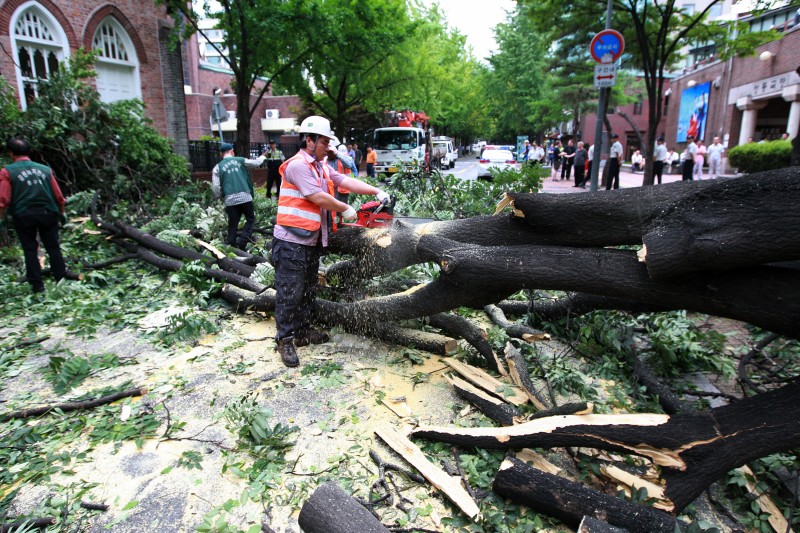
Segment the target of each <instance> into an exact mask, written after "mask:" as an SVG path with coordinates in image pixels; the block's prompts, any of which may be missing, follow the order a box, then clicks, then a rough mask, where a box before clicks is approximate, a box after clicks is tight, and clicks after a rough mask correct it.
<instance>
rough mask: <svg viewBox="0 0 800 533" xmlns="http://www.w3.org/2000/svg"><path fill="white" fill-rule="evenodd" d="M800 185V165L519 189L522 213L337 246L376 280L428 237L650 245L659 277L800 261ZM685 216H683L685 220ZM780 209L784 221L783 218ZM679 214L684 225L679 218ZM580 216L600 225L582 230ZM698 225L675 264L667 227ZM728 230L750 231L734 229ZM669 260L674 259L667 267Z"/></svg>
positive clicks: (353, 267)
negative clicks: (584, 189)
mask: <svg viewBox="0 0 800 533" xmlns="http://www.w3.org/2000/svg"><path fill="white" fill-rule="evenodd" d="M799 188H800V169H797V168H787V169H780V170H773V171H768V172H761V173H757V174H751V175H749V176H746V177H744V178H737V179H730V180H713V181H712V180H708V181H703V182H677V183H670V184H665V185H662V186H660V187H634V188H629V189H620V190H616V191H609V192H607V193H605V194H597V195H588V194H580V195H579V194H569V195H559V194H542V193H538V194H525V193H519V194H516V193H515V194H510V196H511V197H512V199H513V207H514V208H515V209H517V210H519V211H520V212H521V213H522V215H523V216H522V217H519V216H513V215H510V216H497V217H475V218H471V219H466V220H456V221H443V222H432V223H429V224H422V225H419V226H412V225H409V224H403V223H402V222H399V221H398V222H395V224H394V225H393V226H392V227H391V228H381V229H372V230H364V229H362V228H346V230H347V231H344V230H343V231H340V232H338V234H337V235H336V237H335V238H334V239H333V240H332V243H331V244H332V247H333V250H334V251H336V252H344V253H351V254H354V255H356V256H358V257H359V259H357V260H354V261H353V262H351V263H349V264H347V265H342V267H341V268H342V270H343V271H347V272H348V273H349V274H352V275H354V276H356V277H372V276H375V275H377V274H381V273H386V272H390V271H392V270H396V269H401V268H404V267H406V266H409V265H412V264H415V263H419V262H421V261H420V259H421V258H420V256H419V255H417V254H416V253H415V249H416V244H417V242H418V241H419V239H421V238H422V237H423V236H425V235H435V236H437V237H441V238H445V239H449V240H453V241H458V242H461V243H468V244H475V245H480V246H519V245H534V244H547V245H558V246H567V247H606V246H615V245H625V244H641V243H642V242H645V244H647V243H648V242H649V243H650V244H649V245H648V246H647V248H648V252H647V255H648V267H651V268H652V269H653V272H654V273H655V276H656V277H660V276H661V275H662V274H663V273H664V272H667V275H672V274H670V273H669V272H671V271H672V270H671V269H672V268H677V269H678V270H679V271H684V272H688V271H699V270H714V269H717V268H721V269H734V268H743V267H747V266H754V265H759V264H764V263H768V262H772V261H785V260H793V259H800V235H797V232H785V231H782V230H781V228H784V227H795V226H797V225H798V223H800V213H797V210H796V209H794V208H793V206H795V205H797V204H798V203H800V190H799ZM759 196H763V198H764V203H765V204H766V203H768V204H769V207H768V208H767V209H766V214H765V215H764V216H760V215H761V213H759V214H758V216H756V218H748V217H740V216H739V213H740V212H741V208H742V205H741V203H737V202H742V201H744V202H746V203H749V204H759V205H762V204H761V201H760V200H758V197H759ZM743 198H744V199H746V200H742V199H743ZM717 199H719V200H717ZM753 209H754V210H755V209H756V207H755V206H754V207H753ZM746 212H748V213H749V208H747V209H746ZM678 213H681V215H678V216H676V215H677V214H678ZM683 213H685V218H684V220H683V221H681V217H682V216H684V215H683ZM706 213H707V216H706ZM773 213H777V214H778V216H777V219H780V220H783V221H784V222H783V224H775V223H774V220H775V218H771V217H772V214H773ZM670 217H675V219H676V220H677V221H679V222H677V223H676V224H674V225H673V224H670V223H669V218H670ZM703 217H706V218H705V219H704V218H703ZM575 220H585V221H591V223H587V224H583V225H579V226H578V227H577V228H576V226H575ZM704 220H705V222H704ZM753 220H756V221H757V224H758V225H757V227H756V226H754V225H753V224H752V223H751V222H752V221H753ZM698 221H700V225H699V227H698V228H697V229H695V230H693V231H692V232H691V235H692V237H693V239H694V240H693V241H692V242H691V243H690V245H691V246H692V248H693V249H692V250H688V251H687V257H686V258H685V259H684V260H683V261H682V262H681V263H680V264H678V263H675V262H674V259H680V255H681V253H682V250H683V249H682V248H681V249H679V250H663V244H668V243H664V242H663V241H660V240H659V238H660V236H661V235H660V234H659V232H662V233H663V232H665V231H668V232H669V234H670V235H675V236H677V234H679V233H680V232H681V228H682V227H686V226H687V225H688V224H694V223H695V222H698ZM708 221H711V222H710V223H709V222H708ZM728 227H733V228H738V229H741V230H743V231H738V232H726V231H725V230H724V228H728ZM645 236H647V238H645ZM723 239H724V240H723ZM756 243H757V244H756ZM684 244H685V243H684ZM654 247H657V248H659V249H658V250H655V249H654ZM743 250H745V252H744V253H742V251H743ZM663 260H668V261H669V265H667V266H662V261H663ZM567 264H568V263H566V262H565V263H562V265H567ZM589 271H590V270H586V271H584V273H585V272H589ZM676 273H677V272H676ZM495 301H496V300H495Z"/></svg>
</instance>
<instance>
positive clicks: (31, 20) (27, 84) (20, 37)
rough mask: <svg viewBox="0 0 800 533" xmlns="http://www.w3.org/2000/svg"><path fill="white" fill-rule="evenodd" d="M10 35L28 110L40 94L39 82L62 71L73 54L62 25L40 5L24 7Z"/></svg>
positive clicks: (15, 19) (22, 101) (22, 99)
mask: <svg viewBox="0 0 800 533" xmlns="http://www.w3.org/2000/svg"><path fill="white" fill-rule="evenodd" d="M9 33H10V35H11V41H12V46H13V49H14V59H15V61H16V71H17V81H18V84H19V95H20V103H21V104H22V108H23V109H25V108H26V107H27V106H28V104H29V103H30V102H32V101H33V100H34V99H35V98H36V97H37V96H38V94H39V81H40V80H46V79H48V78H50V76H51V75H52V74H53V73H54V72H56V71H57V70H58V65H59V64H60V63H61V62H62V61H63V60H64V58H65V57H67V56H68V55H69V46H68V43H67V37H66V35H65V34H64V31H63V30H62V29H61V26H59V25H58V22H57V21H56V20H55V18H53V16H52V15H50V13H48V12H47V10H46V9H44V8H43V7H42V6H41V5H40V4H38V3H36V2H27V3H25V4H22V5H21V6H20V7H19V8H18V9H17V11H16V12H15V13H14V15H13V16H12V17H11V28H10V32H9Z"/></svg>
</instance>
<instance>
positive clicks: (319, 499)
mask: <svg viewBox="0 0 800 533" xmlns="http://www.w3.org/2000/svg"><path fill="white" fill-rule="evenodd" d="M297 522H298V524H299V525H300V527H301V528H302V530H303V531H305V532H306V533H350V532H352V531H364V532H365V533H389V530H388V529H387V528H386V527H385V526H384V525H383V524H381V522H380V521H379V520H378V519H377V518H375V517H374V516H372V513H370V512H369V511H368V510H366V509H365V508H364V506H362V505H361V504H360V503H358V502H357V501H356V500H355V499H354V498H353V497H352V496H350V495H349V494H347V493H346V492H345V491H344V490H342V488H341V487H339V485H337V484H336V483H334V482H333V481H329V482H328V483H323V484H322V485H320V486H319V487H317V490H315V491H314V492H313V493H312V494H311V497H310V498H309V499H308V500H306V501H305V503H304V504H303V507H302V508H301V509H300V515H299V516H298V517H297Z"/></svg>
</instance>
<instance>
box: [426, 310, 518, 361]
mask: <svg viewBox="0 0 800 533" xmlns="http://www.w3.org/2000/svg"><path fill="white" fill-rule="evenodd" d="M427 320H428V323H429V324H430V325H431V326H433V327H435V328H439V329H441V330H443V331H445V332H446V333H448V334H450V335H452V336H455V337H461V338H462V339H464V340H465V341H467V342H468V343H469V344H470V346H472V347H473V348H475V349H476V350H477V351H478V353H479V354H481V355H482V356H483V358H484V359H486V364H487V365H488V366H489V368H490V369H491V370H494V371H495V372H497V373H498V374H500V375H501V376H505V375H506V374H507V372H506V369H505V367H504V366H503V364H502V363H501V362H500V360H499V359H498V357H497V355H496V354H495V353H494V350H492V347H491V346H490V345H489V342H488V341H487V340H486V332H485V331H484V330H483V329H481V328H479V327H478V326H476V325H475V324H473V323H472V322H470V321H469V320H467V319H466V318H464V317H462V316H458V315H455V314H453V313H437V314H435V315H430V316H429V317H428V318H427Z"/></svg>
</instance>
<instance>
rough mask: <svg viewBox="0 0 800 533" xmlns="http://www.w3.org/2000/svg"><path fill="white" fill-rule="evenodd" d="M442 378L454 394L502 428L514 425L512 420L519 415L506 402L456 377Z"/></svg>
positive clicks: (519, 414) (446, 376)
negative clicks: (451, 387) (502, 426)
mask: <svg viewBox="0 0 800 533" xmlns="http://www.w3.org/2000/svg"><path fill="white" fill-rule="evenodd" d="M444 378H445V379H446V380H447V382H448V383H450V385H452V386H453V388H454V389H455V390H456V394H458V395H459V396H461V397H462V398H464V399H465V400H467V401H468V402H470V403H471V404H472V405H474V406H475V407H477V408H478V409H479V410H480V411H481V412H482V413H483V414H485V415H486V416H488V417H489V418H491V419H492V420H494V421H495V422H498V423H500V424H503V425H504V426H511V425H513V424H514V419H515V418H517V417H520V416H521V414H522V413H520V412H519V411H518V410H517V409H515V408H514V407H511V406H510V405H508V404H507V403H506V402H504V401H502V400H498V399H497V398H496V397H494V396H491V395H489V394H487V393H486V392H484V391H482V390H481V389H479V388H478V387H475V386H473V385H471V384H470V383H468V382H466V381H464V380H463V379H461V378H459V377H457V376H448V375H445V376H444Z"/></svg>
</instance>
